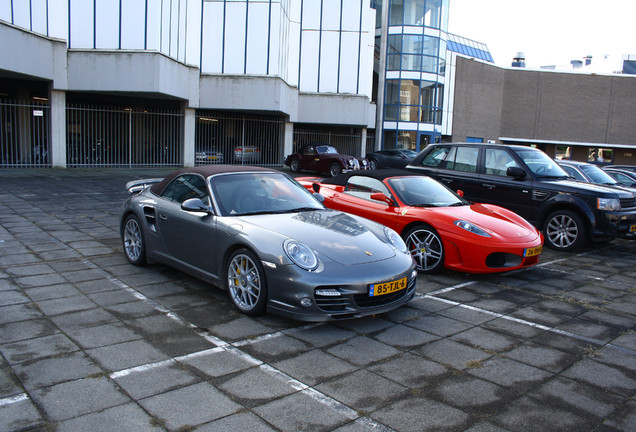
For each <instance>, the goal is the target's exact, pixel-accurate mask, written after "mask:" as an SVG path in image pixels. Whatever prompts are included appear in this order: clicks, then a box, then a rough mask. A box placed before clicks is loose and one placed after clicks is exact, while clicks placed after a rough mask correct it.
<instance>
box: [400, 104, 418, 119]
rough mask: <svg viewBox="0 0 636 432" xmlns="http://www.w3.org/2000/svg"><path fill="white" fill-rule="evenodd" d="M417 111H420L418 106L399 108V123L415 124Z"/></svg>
mask: <svg viewBox="0 0 636 432" xmlns="http://www.w3.org/2000/svg"><path fill="white" fill-rule="evenodd" d="M419 110H420V107H418V106H408V105H402V106H400V121H405V122H409V121H411V122H416V121H417V117H418V113H419Z"/></svg>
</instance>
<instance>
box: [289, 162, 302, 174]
mask: <svg viewBox="0 0 636 432" xmlns="http://www.w3.org/2000/svg"><path fill="white" fill-rule="evenodd" d="M289 169H290V170H291V171H292V172H295V173H297V172H300V161H299V160H298V159H292V161H291V163H290V164H289Z"/></svg>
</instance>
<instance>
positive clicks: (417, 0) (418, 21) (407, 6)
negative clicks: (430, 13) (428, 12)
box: [404, 0, 425, 26]
mask: <svg viewBox="0 0 636 432" xmlns="http://www.w3.org/2000/svg"><path fill="white" fill-rule="evenodd" d="M424 3H425V2H424V1H423V0H404V25H418V26H422V25H424Z"/></svg>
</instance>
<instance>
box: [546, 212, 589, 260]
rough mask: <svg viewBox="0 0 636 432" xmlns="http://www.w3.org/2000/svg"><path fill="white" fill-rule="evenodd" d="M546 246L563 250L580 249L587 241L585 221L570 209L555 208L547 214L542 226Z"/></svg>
mask: <svg viewBox="0 0 636 432" xmlns="http://www.w3.org/2000/svg"><path fill="white" fill-rule="evenodd" d="M543 236H544V237H545V242H546V244H547V245H548V247H550V248H552V249H556V250H560V251H564V252H572V251H575V250H577V249H580V248H581V247H582V246H583V245H584V244H586V243H587V237H586V234H585V222H584V221H583V218H581V216H580V215H579V214H578V213H576V212H573V211H572V210H557V211H555V212H553V213H551V214H550V216H548V218H547V219H546V222H545V226H544V228H543Z"/></svg>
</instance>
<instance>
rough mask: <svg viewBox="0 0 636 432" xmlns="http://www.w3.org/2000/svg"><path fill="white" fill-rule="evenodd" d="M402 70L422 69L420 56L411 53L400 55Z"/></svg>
mask: <svg viewBox="0 0 636 432" xmlns="http://www.w3.org/2000/svg"><path fill="white" fill-rule="evenodd" d="M401 69H402V70H404V71H418V72H419V71H421V70H422V56H419V55H413V54H403V55H402V68H401Z"/></svg>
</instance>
